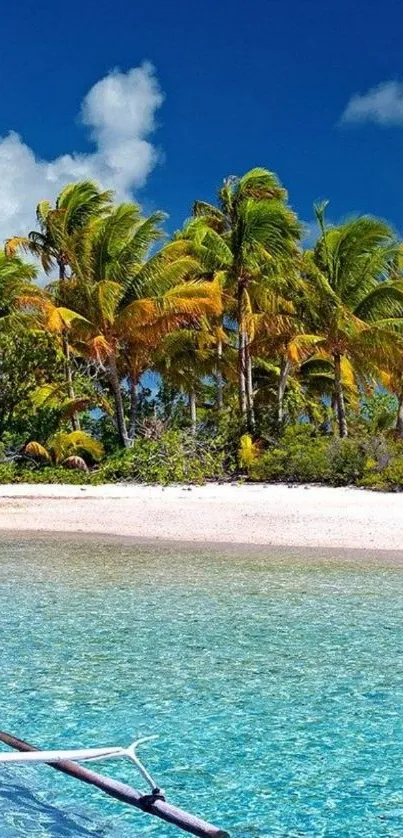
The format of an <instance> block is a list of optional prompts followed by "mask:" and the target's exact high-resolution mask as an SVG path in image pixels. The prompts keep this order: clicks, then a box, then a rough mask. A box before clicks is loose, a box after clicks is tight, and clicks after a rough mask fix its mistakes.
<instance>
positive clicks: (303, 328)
mask: <svg viewBox="0 0 403 838" xmlns="http://www.w3.org/2000/svg"><path fill="white" fill-rule="evenodd" d="M38 197H40V196H38ZM315 215H316V220H317V234H316V240H315V241H314V243H313V244H312V246H310V247H307V246H306V244H305V242H304V225H303V224H302V223H301V222H300V221H299V219H298V217H297V215H296V213H295V211H294V210H293V209H292V207H291V205H290V202H289V198H288V194H287V191H286V189H285V188H284V187H283V185H282V184H281V182H280V180H279V179H278V177H277V176H276V175H275V174H274V173H272V172H270V171H268V170H266V169H263V168H255V169H252V170H251V171H249V172H247V173H246V174H244V175H242V176H240V177H238V176H237V177H235V176H231V177H227V178H226V179H225V180H224V182H223V184H222V186H221V187H220V188H219V190H218V195H217V200H216V202H207V201H206V200H202V199H197V200H195V202H194V205H193V207H192V208H191V212H190V217H189V218H188V219H187V220H186V221H185V223H184V224H183V227H182V229H180V230H178V231H176V232H175V233H174V234H173V235H172V236H171V237H168V236H167V234H166V233H165V232H164V224H165V216H164V214H163V213H162V212H158V211H156V212H153V213H151V214H150V215H144V214H143V212H142V210H141V208H140V206H139V205H138V204H136V203H134V202H126V203H117V202H116V201H115V198H114V195H113V194H112V193H111V192H106V191H104V190H102V189H101V187H100V186H98V185H97V184H96V183H92V182H89V181H82V182H78V183H74V184H70V185H68V186H66V187H65V188H64V189H63V190H62V191H61V193H60V194H59V195H58V197H57V199H56V201H55V203H54V205H53V204H51V203H50V202H49V201H46V200H41V201H40V202H39V204H38V206H37V211H36V218H37V225H36V229H34V230H32V231H31V232H28V233H27V235H25V236H21V235H18V236H13V235H12V233H13V231H12V230H10V238H9V239H8V240H7V241H6V242H5V243H4V248H3V250H2V252H1V253H0V457H1V462H0V481H3V482H4V481H8V480H15V481H19V480H33V481H42V480H66V481H84V482H85V481H102V480H140V481H146V482H147V481H150V482H169V481H192V480H196V481H202V480H206V479H230V478H232V477H234V476H236V477H239V476H242V477H243V478H244V479H250V480H286V481H304V482H314V481H320V482H327V483H332V484H343V483H357V484H359V485H363V486H373V487H375V488H397V489H399V488H401V486H402V485H403V258H402V256H403V246H402V242H401V241H400V240H399V237H398V235H397V234H396V232H395V230H393V228H392V227H391V226H390V225H389V224H388V223H386V222H385V221H383V220H382V219H378V218H374V217H372V216H369V215H362V216H355V217H348V218H346V219H345V220H343V221H342V222H341V223H339V224H337V225H334V224H330V223H329V222H328V221H327V217H326V203H323V204H320V205H317V206H315Z"/></svg>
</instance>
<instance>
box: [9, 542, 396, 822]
mask: <svg viewBox="0 0 403 838" xmlns="http://www.w3.org/2000/svg"><path fill="white" fill-rule="evenodd" d="M402 613H403V574H402V571H401V569H400V568H399V567H398V566H394V565H393V564H388V563H387V562H384V561H382V562H381V561H379V563H378V562H376V561H375V562H373V561H372V562H369V561H365V560H364V559H360V560H358V559H355V560H351V561H350V560H348V559H345V558H340V559H337V558H336V559H329V558H327V559H321V558H320V557H316V558H315V559H311V558H303V557H301V556H300V557H296V556H287V555H286V553H285V555H283V556H279V555H278V554H276V555H273V554H272V555H271V553H270V548H267V551H265V550H262V551H260V552H259V553H255V554H254V553H253V552H251V553H250V554H248V551H247V548H243V550H238V551H236V550H234V551H233V552H232V553H231V554H229V553H228V552H223V553H222V555H220V553H219V552H210V551H208V550H207V549H206V551H203V549H202V548H200V547H199V548H198V549H196V548H195V549H194V550H193V551H192V549H191V548H189V549H187V550H184V549H179V548H173V547H171V548H168V547H164V548H163V547H158V548H157V547H156V548H152V547H146V546H141V547H138V546H135V545H129V544H126V545H119V544H118V543H106V544H105V543H102V542H98V541H97V540H86V541H83V542H82V543H80V542H77V541H68V540H58V541H56V540H49V539H47V538H43V539H25V538H24V539H22V540H18V539H15V538H13V539H10V540H9V541H7V540H3V541H2V544H1V547H0V615H1V616H0V628H1V644H0V695H1V727H2V728H3V729H6V730H8V731H10V732H12V733H15V734H16V735H17V736H21V737H22V738H26V739H27V740H28V741H32V742H34V743H35V744H37V745H39V746H41V747H86V746H97V745H120V744H122V745H124V744H126V743H129V742H130V741H131V740H132V739H133V738H136V737H137V735H147V734H154V733H157V734H158V735H159V739H158V741H157V742H155V743H151V744H150V745H149V746H147V747H145V748H144V750H143V752H142V754H143V757H144V759H145V762H146V764H147V765H148V767H149V768H150V770H151V771H152V772H153V773H154V774H155V775H156V777H157V779H158V780H159V781H160V783H161V785H162V786H163V787H164V788H165V790H166V792H167V796H168V798H169V799H170V800H171V801H173V802H176V803H177V804H178V805H181V806H183V807H184V808H188V809H189V810H191V811H194V812H196V813H198V814H200V815H203V816H204V817H206V818H207V819H208V820H210V821H212V822H215V823H217V824H218V825H220V826H222V827H225V828H227V829H228V831H229V832H230V833H231V836H233V838H268V836H284V838H285V836H287V837H288V836H357V838H358V836H371V837H372V836H374V838H377V836H401V835H402V833H403V768H402V761H401V753H402V746H403V723H402V710H403V625H402ZM100 770H103V771H105V772H106V771H107V772H108V773H114V775H115V776H117V777H120V778H121V779H124V780H126V781H128V782H132V783H133V785H136V783H137V777H136V774H135V772H134V770H133V768H132V767H131V766H130V765H126V763H123V762H118V763H115V764H112V763H108V764H107V767H106V764H105V765H104V766H100ZM0 817H1V822H2V825H1V835H2V838H22V836H33V838H48V837H49V838H50V837H52V838H61V836H63V837H64V836H69V837H70V836H71V838H76V836H77V838H78V836H86V835H95V836H103V838H130V836H131V837H132V838H143V836H144V838H145V836H156V838H157V837H158V838H174V836H178V835H179V834H180V833H178V831H177V830H175V829H173V828H171V827H167V826H165V825H164V824H162V823H160V822H158V821H154V819H151V818H149V817H148V816H146V815H143V814H141V813H138V812H135V811H132V810H131V809H128V808H126V807H124V806H123V805H120V804H118V803H116V802H113V801H110V800H108V799H106V798H105V797H103V796H102V795H101V794H100V793H98V792H96V791H95V790H92V789H90V788H89V787H85V786H83V787H81V785H80V784H78V783H77V782H75V781H73V780H71V779H69V778H66V777H63V776H61V775H59V774H56V773H55V772H52V771H51V769H47V768H45V767H39V766H37V767H33V766H31V767H24V768H23V767H19V768H17V767H12V766H8V767H7V768H6V767H3V768H0Z"/></svg>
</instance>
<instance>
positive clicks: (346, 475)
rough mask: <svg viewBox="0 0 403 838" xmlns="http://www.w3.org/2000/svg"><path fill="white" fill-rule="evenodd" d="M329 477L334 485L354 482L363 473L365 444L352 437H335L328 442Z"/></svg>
mask: <svg viewBox="0 0 403 838" xmlns="http://www.w3.org/2000/svg"><path fill="white" fill-rule="evenodd" d="M327 456H328V459H329V477H330V481H331V483H333V484H334V485H336V486H346V485H348V484H351V483H353V484H354V483H356V482H357V481H358V480H360V479H361V478H362V476H363V474H364V470H365V463H366V460H367V454H366V449H365V445H364V444H363V443H361V442H359V441H356V440H354V439H335V440H332V441H331V442H330V444H329V443H328V449H327Z"/></svg>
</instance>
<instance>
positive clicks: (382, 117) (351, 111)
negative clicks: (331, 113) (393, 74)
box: [341, 81, 403, 126]
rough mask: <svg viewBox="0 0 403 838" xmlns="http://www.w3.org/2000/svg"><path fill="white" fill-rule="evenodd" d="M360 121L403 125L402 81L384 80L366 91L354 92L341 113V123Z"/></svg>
mask: <svg viewBox="0 0 403 838" xmlns="http://www.w3.org/2000/svg"><path fill="white" fill-rule="evenodd" d="M362 122H375V123H376V124H377V125H384V126H385V125H401V126H403V83H402V82H397V81H384V82H382V83H381V84H379V85H378V86H377V87H372V88H371V89H370V90H368V91H367V93H355V94H354V96H352V97H351V99H350V101H349V102H348V104H347V107H346V109H345V111H344V113H343V114H342V117H341V123H344V124H345V123H362Z"/></svg>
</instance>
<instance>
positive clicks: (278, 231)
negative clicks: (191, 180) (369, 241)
mask: <svg viewBox="0 0 403 838" xmlns="http://www.w3.org/2000/svg"><path fill="white" fill-rule="evenodd" d="M193 215H194V218H195V219H196V222H197V223H196V224H195V225H194V237H195V240H196V242H197V243H199V245H204V247H205V249H206V250H207V251H208V252H209V254H210V256H209V259H210V261H211V259H212V258H213V260H214V261H215V263H216V267H217V268H218V267H219V268H220V269H221V271H222V272H223V274H224V275H225V282H224V284H225V285H226V287H227V288H231V291H232V294H233V295H234V302H235V306H234V308H235V312H234V313H235V316H236V320H237V325H238V396H239V406H240V412H241V416H242V418H243V420H244V421H245V423H246V424H247V425H249V426H251V425H253V384H252V363H251V354H250V335H249V333H248V328H247V320H248V316H249V314H250V313H251V299H250V287H251V284H252V283H263V284H264V283H275V282H276V281H277V280H278V279H279V278H281V277H282V278H284V275H286V273H287V271H288V272H289V275H290V276H291V275H292V273H293V272H294V271H293V260H294V259H295V256H296V253H297V242H298V239H299V237H300V226H299V224H298V222H297V218H296V216H295V214H294V213H293V211H292V210H291V209H290V207H289V206H288V204H287V193H286V191H285V189H283V187H282V186H281V184H280V183H279V181H278V178H277V177H276V175H275V174H273V173H272V172H269V171H267V170H266V169H259V168H257V169H252V170H251V171H249V172H247V173H246V174H245V175H243V177H229V178H227V179H226V180H225V181H224V185H223V187H222V188H221V189H220V190H219V193H218V206H214V205H212V204H207V203H205V202H203V201H196V203H195V205H194V209H193Z"/></svg>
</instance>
